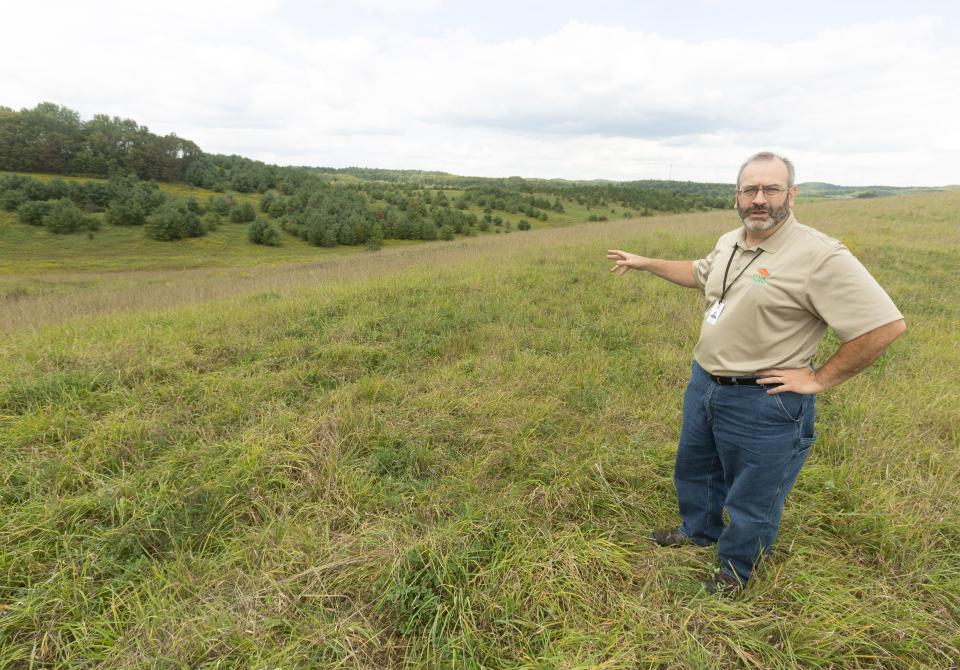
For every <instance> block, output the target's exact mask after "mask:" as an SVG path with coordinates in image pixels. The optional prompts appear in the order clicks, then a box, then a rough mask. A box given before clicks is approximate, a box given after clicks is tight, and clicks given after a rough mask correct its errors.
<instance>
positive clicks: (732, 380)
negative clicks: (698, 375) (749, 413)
mask: <svg viewBox="0 0 960 670" xmlns="http://www.w3.org/2000/svg"><path fill="white" fill-rule="evenodd" d="M707 376H708V377H710V379H712V380H713V381H715V382H716V383H718V384H722V385H723V386H783V384H780V383H777V384H761V383H760V382H758V381H757V379H759V377H755V376H752V375H750V376H746V377H721V376H720V375H711V374H709V373H707Z"/></svg>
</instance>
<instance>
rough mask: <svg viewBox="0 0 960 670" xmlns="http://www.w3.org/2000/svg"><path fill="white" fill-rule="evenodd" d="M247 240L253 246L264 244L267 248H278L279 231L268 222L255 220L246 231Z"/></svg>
mask: <svg viewBox="0 0 960 670" xmlns="http://www.w3.org/2000/svg"><path fill="white" fill-rule="evenodd" d="M247 238H248V239H249V240H250V241H251V242H253V243H254V244H265V245H266V246H268V247H276V246H280V231H279V230H277V227H276V226H275V225H273V224H272V223H270V222H269V221H264V220H263V219H257V220H256V221H254V222H253V223H251V224H250V227H249V228H248V229H247Z"/></svg>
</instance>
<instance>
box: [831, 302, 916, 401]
mask: <svg viewBox="0 0 960 670" xmlns="http://www.w3.org/2000/svg"><path fill="white" fill-rule="evenodd" d="M906 329H907V324H906V323H905V322H904V321H903V319H900V320H899V321H893V322H891V323H888V324H886V325H884V326H880V327H879V328H874V329H873V330H871V331H870V332H868V333H864V334H863V335H861V336H860V337H857V338H854V339H852V340H850V341H849V342H844V343H843V344H841V345H840V348H839V349H837V351H836V353H834V354H833V356H831V357H830V359H829V360H828V361H827V362H826V363H824V364H823V367H821V368H820V369H819V370H817V372H816V379H817V382H818V383H819V384H820V385H822V387H823V390H826V389H828V388H832V387H834V386H836V385H837V384H841V383H843V382H845V381H846V380H848V379H850V377H852V376H854V375H855V374H857V373H858V372H860V371H861V370H864V369H866V368H867V367H869V366H870V365H871V364H872V363H873V362H874V361H875V360H877V358H879V357H880V354H882V353H883V351H884V349H886V348H887V347H888V346H890V343H891V342H893V341H894V340H895V339H897V338H898V337H900V335H902V334H903V332H904V331H905V330H906Z"/></svg>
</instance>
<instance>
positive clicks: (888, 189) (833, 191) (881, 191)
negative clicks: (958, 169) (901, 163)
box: [798, 181, 956, 198]
mask: <svg viewBox="0 0 960 670" xmlns="http://www.w3.org/2000/svg"><path fill="white" fill-rule="evenodd" d="M798 188H799V190H800V192H801V193H803V195H804V196H813V197H818V198H879V197H881V196H885V195H897V194H900V193H910V192H914V191H942V190H945V189H944V188H934V187H927V186H838V185H836V184H828V183H826V182H822V181H805V182H803V183H801V184H798ZM946 188H951V187H946ZM953 188H956V187H953Z"/></svg>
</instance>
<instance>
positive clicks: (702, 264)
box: [693, 244, 720, 291]
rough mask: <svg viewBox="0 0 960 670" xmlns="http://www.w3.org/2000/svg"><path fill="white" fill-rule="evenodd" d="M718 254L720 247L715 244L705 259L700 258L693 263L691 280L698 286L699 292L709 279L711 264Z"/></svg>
mask: <svg viewBox="0 0 960 670" xmlns="http://www.w3.org/2000/svg"><path fill="white" fill-rule="evenodd" d="M718 253H720V245H719V244H717V246H715V247H714V248H713V251H711V252H710V253H709V254H707V257H706V258H701V259H699V260H695V261H694V262H693V278H694V280H695V281H696V282H697V284H698V285H699V286H700V290H701V291H702V290H704V288H705V287H706V285H707V279H708V278H709V277H710V268H712V267H713V262H714V260H715V259H716V257H717V254H718Z"/></svg>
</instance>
